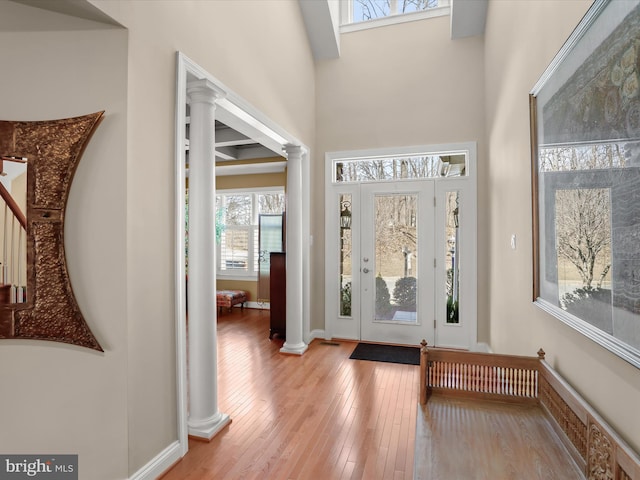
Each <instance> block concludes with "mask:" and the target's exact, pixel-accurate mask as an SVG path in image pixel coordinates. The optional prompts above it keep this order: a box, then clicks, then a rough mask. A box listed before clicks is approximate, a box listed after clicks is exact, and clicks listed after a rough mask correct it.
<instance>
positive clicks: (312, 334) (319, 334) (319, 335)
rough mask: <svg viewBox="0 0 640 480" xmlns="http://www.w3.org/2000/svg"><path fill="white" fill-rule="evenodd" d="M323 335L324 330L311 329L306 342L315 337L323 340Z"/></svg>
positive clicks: (311, 340)
mask: <svg viewBox="0 0 640 480" xmlns="http://www.w3.org/2000/svg"><path fill="white" fill-rule="evenodd" d="M324 335H325V333H324V330H319V329H316V330H311V332H310V333H309V341H308V342H307V343H311V342H313V341H314V340H315V339H316V338H322V339H323V340H324V339H325V338H324Z"/></svg>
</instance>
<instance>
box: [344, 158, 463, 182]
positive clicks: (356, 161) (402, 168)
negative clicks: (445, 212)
mask: <svg viewBox="0 0 640 480" xmlns="http://www.w3.org/2000/svg"><path fill="white" fill-rule="evenodd" d="M466 162H467V154H466V152H460V153H455V152H453V153H452V152H448V153H446V154H442V155H441V154H411V155H394V156H384V157H367V158H341V159H338V160H334V162H333V165H332V170H333V175H332V183H353V182H356V183H367V182H381V181H397V180H418V179H428V178H441V177H460V176H466V175H467V164H466Z"/></svg>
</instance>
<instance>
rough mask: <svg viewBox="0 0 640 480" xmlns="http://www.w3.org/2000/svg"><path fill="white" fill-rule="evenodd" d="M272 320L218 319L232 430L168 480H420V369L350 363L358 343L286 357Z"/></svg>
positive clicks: (263, 316)
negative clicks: (416, 462)
mask: <svg viewBox="0 0 640 480" xmlns="http://www.w3.org/2000/svg"><path fill="white" fill-rule="evenodd" d="M268 336H269V313H268V312H260V311H258V310H246V309H245V311H244V314H241V313H240V312H239V309H234V311H233V313H227V312H226V311H225V312H224V313H223V314H222V315H221V316H219V317H218V374H219V379H218V391H219V396H218V403H219V408H220V411H221V412H223V413H226V414H229V415H230V416H231V419H232V423H231V424H230V425H229V426H228V427H226V428H225V429H224V430H223V431H222V432H221V433H219V434H218V435H217V436H216V437H214V439H213V440H212V441H211V442H208V443H207V442H201V441H195V440H190V441H189V453H188V454H187V455H186V456H185V457H184V458H183V459H182V461H181V462H179V463H178V464H177V465H176V466H175V467H174V468H173V469H172V470H170V471H169V472H168V473H167V474H166V475H165V476H164V477H163V480H178V479H180V480H212V479H218V480H222V479H224V480H230V479H304V480H315V479H319V480H320V479H321V480H330V479H366V480H369V479H393V480H399V479H411V478H413V452H414V441H415V430H416V418H417V409H418V373H419V367H417V366H413V365H399V364H392V363H380V362H368V361H362V360H349V355H350V354H351V352H352V351H353V349H354V348H355V345H356V344H355V343H353V342H343V341H341V342H335V343H327V342H323V341H320V340H315V341H314V342H312V343H311V345H310V346H309V350H308V351H307V352H306V353H305V354H304V355H303V356H291V355H282V354H280V353H279V349H280V347H281V346H282V341H281V340H278V339H274V340H273V341H270V340H269V338H268Z"/></svg>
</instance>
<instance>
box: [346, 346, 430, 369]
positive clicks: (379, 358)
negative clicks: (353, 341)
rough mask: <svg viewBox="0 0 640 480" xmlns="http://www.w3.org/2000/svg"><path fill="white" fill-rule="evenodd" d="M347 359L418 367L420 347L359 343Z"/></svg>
mask: <svg viewBox="0 0 640 480" xmlns="http://www.w3.org/2000/svg"><path fill="white" fill-rule="evenodd" d="M349 358H351V359H352V360H371V361H373V362H388V363H403V364H405V365H420V347H403V346H397V345H378V344H375V343H359V344H358V345H357V346H356V348H355V349H354V350H353V353H352V354H351V356H350V357H349Z"/></svg>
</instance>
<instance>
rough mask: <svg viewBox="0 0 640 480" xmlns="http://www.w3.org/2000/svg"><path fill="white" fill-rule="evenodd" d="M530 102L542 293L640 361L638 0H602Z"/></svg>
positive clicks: (567, 316)
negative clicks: (623, 0) (620, 0)
mask: <svg viewBox="0 0 640 480" xmlns="http://www.w3.org/2000/svg"><path fill="white" fill-rule="evenodd" d="M530 106H531V139H532V142H531V143H532V145H531V150H532V187H533V188H532V191H533V226H534V228H533V230H534V295H533V296H534V301H535V302H536V303H537V304H538V305H539V306H540V307H542V308H543V309H544V310H546V311H547V312H549V313H551V314H552V315H554V316H556V317H557V318H559V319H560V320H562V321H563V322H565V323H566V324H568V325H570V326H571V327H573V328H575V329H576V330H578V331H580V332H581V333H583V334H584V335H586V336H587V337H589V338H591V339H592V340H594V341H596V342H597V343H599V344H600V345H602V346H604V347H605V348H607V349H609V350H610V351H612V352H614V353H616V354H617V355H619V356H620V357H622V358H624V359H625V360H626V361H628V362H630V363H632V364H633V365H635V366H636V367H638V368H640V1H638V0H634V1H625V2H617V1H607V0H598V1H596V2H594V4H593V5H592V7H591V9H590V10H589V11H588V12H587V14H586V15H585V17H584V18H583V20H582V21H581V23H580V24H579V25H578V27H577V28H576V30H575V31H574V32H573V34H572V35H571V37H570V38H569V40H567V42H566V44H565V45H564V46H563V47H562V49H561V50H560V52H559V53H558V55H557V56H556V57H555V59H554V60H553V61H552V63H551V65H550V66H549V67H548V68H547V70H546V71H545V72H544V74H543V76H542V77H541V79H540V80H539V81H538V83H537V84H536V86H535V87H534V88H533V90H532V92H531V95H530Z"/></svg>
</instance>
